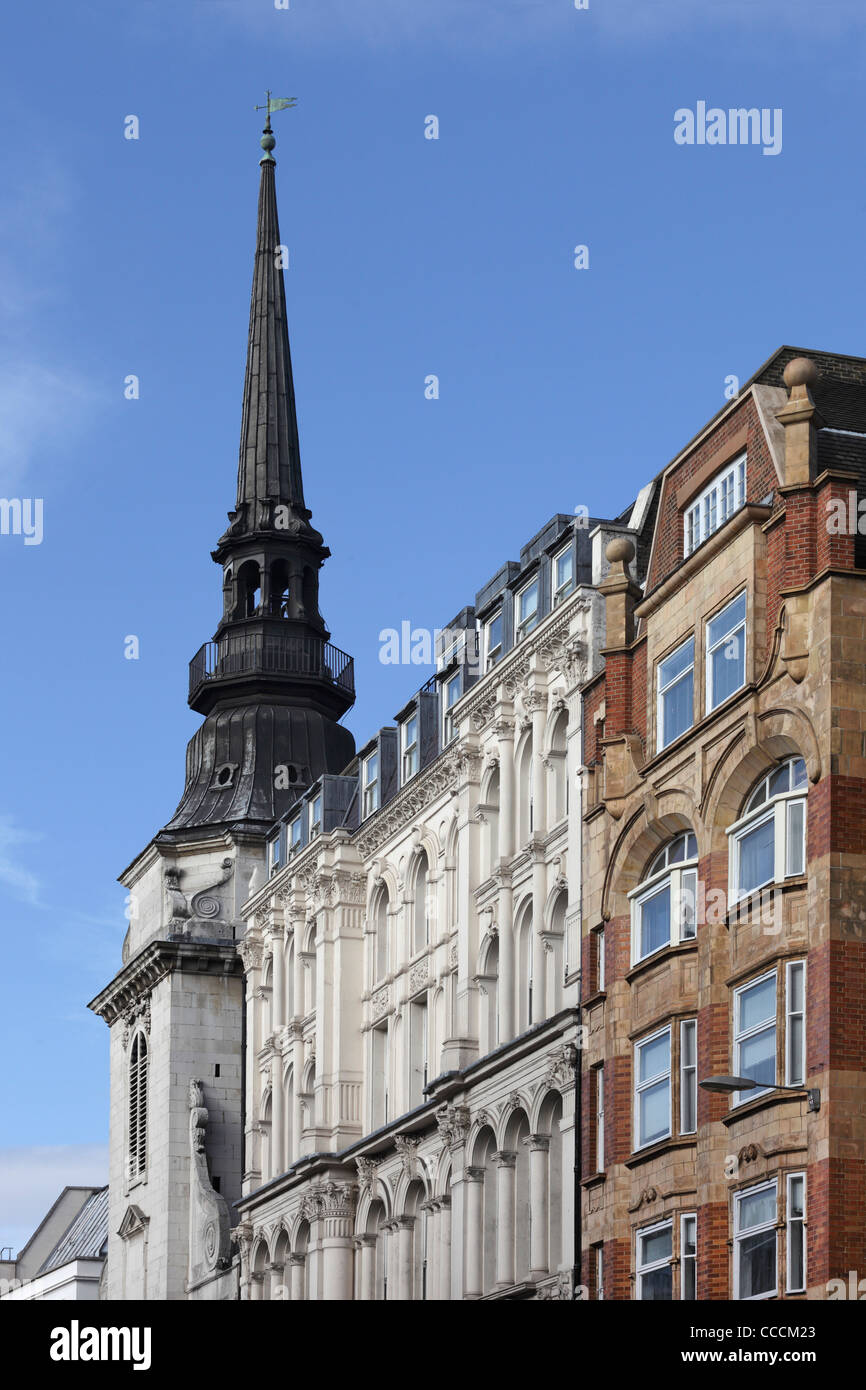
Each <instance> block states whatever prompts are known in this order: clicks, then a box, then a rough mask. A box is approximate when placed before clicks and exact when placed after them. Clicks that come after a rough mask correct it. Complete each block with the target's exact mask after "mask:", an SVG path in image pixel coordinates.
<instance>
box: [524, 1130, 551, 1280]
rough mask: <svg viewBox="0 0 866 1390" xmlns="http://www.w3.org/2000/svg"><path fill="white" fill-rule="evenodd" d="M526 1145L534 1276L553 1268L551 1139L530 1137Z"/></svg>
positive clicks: (537, 1135) (531, 1268) (530, 1240)
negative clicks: (549, 1234) (549, 1156)
mask: <svg viewBox="0 0 866 1390" xmlns="http://www.w3.org/2000/svg"><path fill="white" fill-rule="evenodd" d="M523 1142H524V1144H525V1145H526V1146H527V1148H528V1149H529V1274H530V1277H534V1276H539V1275H542V1274H547V1273H548V1272H549V1266H550V1251H549V1246H548V1226H549V1221H550V1216H549V1205H548V1203H549V1200H550V1193H549V1186H550V1175H549V1169H548V1161H547V1152H548V1149H549V1148H550V1138H549V1136H548V1135H547V1134H530V1135H529V1137H528V1138H527V1139H524V1141H523Z"/></svg>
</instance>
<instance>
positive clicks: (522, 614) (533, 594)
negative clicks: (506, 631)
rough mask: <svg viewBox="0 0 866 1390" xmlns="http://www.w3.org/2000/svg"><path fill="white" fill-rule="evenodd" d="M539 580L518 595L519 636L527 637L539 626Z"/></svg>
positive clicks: (528, 585) (534, 580)
mask: <svg viewBox="0 0 866 1390" xmlns="http://www.w3.org/2000/svg"><path fill="white" fill-rule="evenodd" d="M538 618H539V613H538V580H537V579H533V581H532V583H531V584H527V586H526V588H525V589H521V590H520V593H519V594H518V595H517V636H518V639H519V638H521V637H525V636H526V634H527V632H531V631H532V629H533V628H534V627H536V626H537V625H538Z"/></svg>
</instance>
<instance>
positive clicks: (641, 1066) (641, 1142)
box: [634, 1026, 671, 1149]
mask: <svg viewBox="0 0 866 1390" xmlns="http://www.w3.org/2000/svg"><path fill="white" fill-rule="evenodd" d="M634 1076H635V1084H634V1133H635V1145H634V1146H635V1149H642V1148H644V1147H645V1146H646V1145H647V1144H656V1143H658V1141H659V1140H660V1139H667V1138H668V1136H669V1135H670V1133H671V1030H670V1026H668V1027H666V1028H660V1029H659V1030H658V1032H656V1033H651V1034H650V1036H649V1037H648V1038H644V1039H642V1041H641V1042H638V1043H635V1048H634Z"/></svg>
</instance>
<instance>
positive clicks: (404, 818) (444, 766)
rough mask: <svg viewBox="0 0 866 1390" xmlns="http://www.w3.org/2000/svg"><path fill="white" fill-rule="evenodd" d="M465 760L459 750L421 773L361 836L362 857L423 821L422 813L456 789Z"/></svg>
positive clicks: (376, 815) (359, 842) (377, 813)
mask: <svg viewBox="0 0 866 1390" xmlns="http://www.w3.org/2000/svg"><path fill="white" fill-rule="evenodd" d="M464 757H465V755H464V754H460V753H459V752H458V751H457V750H456V749H451V750H450V751H449V752H448V753H445V754H443V755H442V756H441V757H438V758H437V759H436V761H435V762H433V763H431V764H430V767H429V768H427V769H426V770H425V771H423V772H420V773H419V774H418V775H417V776H416V777H413V779H412V781H411V782H410V783H409V785H408V786H407V787H405V788H404V790H403V791H401V792H398V793H397V795H396V796H395V797H394V799H393V800H392V801H390V802H389V803H388V805H387V806H386V807H383V809H382V810H380V811H377V812H376V813H375V814H374V815H373V816H372V817H371V818H370V825H369V829H367V830H364V831H362V833H361V834H360V835H359V836H358V840H357V846H358V853H359V854H360V855H361V858H362V859H369V858H371V857H372V856H373V855H374V854H376V853H377V851H378V850H379V849H380V848H381V846H382V845H383V844H385V842H386V841H387V840H389V839H390V838H391V836H392V835H395V834H397V833H398V832H399V831H401V830H403V829H405V827H406V825H407V823H409V822H411V821H413V820H415V819H417V818H419V817H420V818H421V819H423V815H422V813H423V812H424V810H426V808H427V807H428V806H429V805H430V802H431V801H434V800H435V799H436V797H438V796H441V795H442V794H443V792H447V791H451V790H452V788H454V787H456V785H457V781H458V777H459V775H460V766H459V765H460V763H461V761H462V760H463V758H464Z"/></svg>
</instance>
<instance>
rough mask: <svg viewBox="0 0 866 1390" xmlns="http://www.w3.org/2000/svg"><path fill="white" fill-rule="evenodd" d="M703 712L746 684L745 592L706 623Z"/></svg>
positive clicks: (713, 707) (717, 704)
mask: <svg viewBox="0 0 866 1390" xmlns="http://www.w3.org/2000/svg"><path fill="white" fill-rule="evenodd" d="M706 682H707V714H709V713H710V711H711V710H714V709H716V708H717V707H718V706H719V705H721V704H722V703H723V702H724V701H725V700H727V699H728V697H729V696H730V695H733V694H734V692H735V691H736V690H739V689H740V688H741V686H743V685H745V683H746V595H745V592H743V593H742V594H739V595H738V596H737V598H735V599H734V600H733V602H732V603H729V604H728V605H727V606H726V607H725V608H723V609H722V611H721V613H717V614H716V616H715V617H714V618H711V619H710V621H709V622H708V623H707V668H706Z"/></svg>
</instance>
